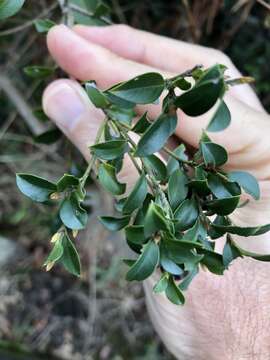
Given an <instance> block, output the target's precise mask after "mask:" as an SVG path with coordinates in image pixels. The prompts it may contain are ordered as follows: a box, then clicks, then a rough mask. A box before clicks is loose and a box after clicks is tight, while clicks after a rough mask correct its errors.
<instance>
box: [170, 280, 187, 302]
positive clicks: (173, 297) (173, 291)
mask: <svg viewBox="0 0 270 360" xmlns="http://www.w3.org/2000/svg"><path fill="white" fill-rule="evenodd" d="M165 293H166V296H167V298H168V299H169V300H170V301H171V302H172V303H173V304H175V305H184V303H185V297H184V295H183V294H182V292H181V290H180V289H179V288H178V286H177V285H176V284H175V282H174V280H173V279H172V278H171V277H170V279H169V281H168V285H167V287H166V290H165Z"/></svg>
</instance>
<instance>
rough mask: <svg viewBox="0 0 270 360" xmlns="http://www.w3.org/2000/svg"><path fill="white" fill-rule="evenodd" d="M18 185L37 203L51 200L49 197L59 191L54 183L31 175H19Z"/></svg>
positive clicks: (17, 178) (17, 176)
mask: <svg viewBox="0 0 270 360" xmlns="http://www.w3.org/2000/svg"><path fill="white" fill-rule="evenodd" d="M16 183H17V186H18V188H19V189H20V191H21V192H22V193H23V194H24V195H26V196H28V197H29V198H30V199H32V200H33V201H37V202H44V201H47V200H49V199H50V198H49V195H50V194H51V193H53V192H55V191H56V190H57V188H56V185H55V184H53V183H52V182H50V181H48V180H45V179H43V178H41V177H39V176H35V175H30V174H17V175H16Z"/></svg>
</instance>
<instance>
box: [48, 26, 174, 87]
mask: <svg viewBox="0 0 270 360" xmlns="http://www.w3.org/2000/svg"><path fill="white" fill-rule="evenodd" d="M47 44H48V48H49V50H50V53H51V54H52V56H53V58H54V59H55V61H56V62H57V63H58V64H59V66H60V67H61V68H62V69H64V70H65V71H66V72H68V73H69V74H70V75H72V76H73V77H75V78H76V79H79V80H92V79H95V80H96V81H97V82H98V85H99V86H100V87H102V88H108V87H110V86H111V85H112V84H115V83H117V82H121V81H125V80H128V79H130V78H132V77H135V76H137V75H139V74H142V73H145V72H151V71H157V70H156V69H154V68H152V67H150V66H146V65H142V64H139V63H135V62H132V61H128V60H126V59H123V58H121V57H119V56H118V55H116V54H114V53H112V52H111V51H109V50H108V49H105V48H104V47H102V46H100V45H97V44H94V43H90V42H88V41H86V40H85V39H83V38H82V37H81V36H79V35H78V34H76V33H75V32H74V31H72V30H70V29H68V28H67V27H66V26H64V25H59V26H55V27H54V28H53V29H51V31H50V32H49V34H48V38H47ZM166 76H168V77H170V76H173V74H170V73H167V74H166Z"/></svg>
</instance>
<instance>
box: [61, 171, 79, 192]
mask: <svg viewBox="0 0 270 360" xmlns="http://www.w3.org/2000/svg"><path fill="white" fill-rule="evenodd" d="M56 185H57V192H62V191H65V190H67V189H68V188H73V187H77V186H78V185H79V179H78V178H77V177H76V176H74V175H70V174H64V175H63V176H62V177H61V178H60V179H59V180H58V181H57V184H56Z"/></svg>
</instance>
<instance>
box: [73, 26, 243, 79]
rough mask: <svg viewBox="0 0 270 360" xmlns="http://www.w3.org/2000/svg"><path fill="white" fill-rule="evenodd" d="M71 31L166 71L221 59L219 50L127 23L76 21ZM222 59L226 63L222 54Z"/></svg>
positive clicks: (115, 51) (121, 54)
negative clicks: (76, 23)
mask: <svg viewBox="0 0 270 360" xmlns="http://www.w3.org/2000/svg"><path fill="white" fill-rule="evenodd" d="M74 31H75V32H76V33H77V34H79V35H80V36H82V37H84V38H85V39H86V40H88V41H90V42H92V43H96V44H99V45H101V46H103V47H105V48H107V49H109V50H111V51H112V52H114V53H115V54H117V55H119V56H122V57H124V58H127V59H130V60H133V61H136V62H140V63H143V64H148V65H150V66H154V67H157V68H159V69H162V70H166V71H171V72H176V73H178V72H182V71H185V70H187V69H188V68H191V67H193V66H195V65H196V64H202V65H204V66H211V65H213V64H216V63H218V62H221V53H220V52H219V51H217V50H214V49H211V48H206V47H203V46H199V45H193V44H188V43H186V42H184V41H179V40H174V39H170V38H167V37H164V36H159V35H155V34H151V33H148V32H146V31H141V30H137V29H134V28H132V27H130V26H127V25H112V26H104V27H96V26H94V27H92V26H91V27H88V26H82V25H76V26H74ZM222 60H223V61H225V60H226V61H227V62H228V63H229V59H228V58H227V59H226V57H225V56H224V57H223V58H222ZM225 65H226V64H225ZM236 74H238V75H239V73H238V72H237V71H236V69H233V75H234V76H235V75H236Z"/></svg>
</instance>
